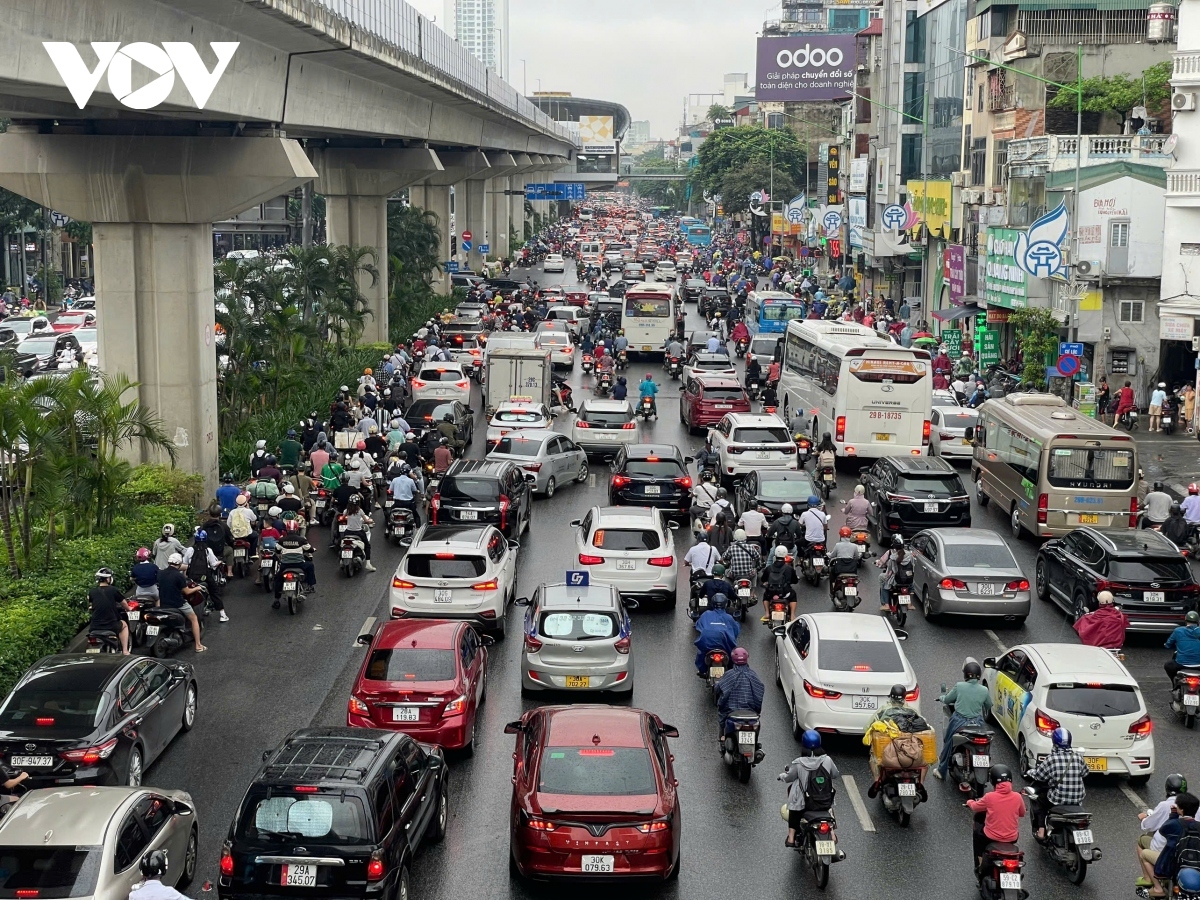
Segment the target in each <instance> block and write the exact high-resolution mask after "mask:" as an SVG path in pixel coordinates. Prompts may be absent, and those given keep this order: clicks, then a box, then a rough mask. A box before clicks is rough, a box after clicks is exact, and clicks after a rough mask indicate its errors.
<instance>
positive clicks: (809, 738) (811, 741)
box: [800, 728, 821, 751]
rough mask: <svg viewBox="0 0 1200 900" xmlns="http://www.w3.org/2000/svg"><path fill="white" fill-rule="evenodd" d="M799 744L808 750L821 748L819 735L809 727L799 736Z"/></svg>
mask: <svg viewBox="0 0 1200 900" xmlns="http://www.w3.org/2000/svg"><path fill="white" fill-rule="evenodd" d="M800 746H801V747H802V748H803V749H805V750H809V751H815V750H820V749H821V735H820V734H819V733H818V732H816V731H813V730H812V729H811V728H810V729H808V730H807V731H805V732H804V734H803V735H802V736H801V737H800Z"/></svg>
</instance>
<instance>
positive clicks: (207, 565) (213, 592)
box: [159, 528, 229, 622]
mask: <svg viewBox="0 0 1200 900" xmlns="http://www.w3.org/2000/svg"><path fill="white" fill-rule="evenodd" d="M220 564H221V561H220V559H218V558H217V555H216V554H215V553H213V551H212V548H211V547H210V546H209V545H208V532H206V531H205V530H204V529H203V528H197V529H196V533H195V534H194V535H193V537H192V544H191V546H190V547H187V548H185V549H184V551H183V565H184V569H185V571H186V572H187V576H188V578H190V579H191V580H192V581H194V582H196V584H206V585H207V586H208V597H209V599H210V600H211V601H212V605H213V606H215V607H216V608H217V609H219V610H220V611H221V615H220V620H221V621H222V622H228V621H229V614H228V613H227V612H225V604H224V603H222V602H221V593H220V592H221V588H220V585H219V584H218V582H217V579H216V577H215V576H214V575H213V573H214V572H215V571H216V570H217V568H218V567H219V566H220ZM159 590H160V591H161V590H162V586H161V584H160V585H159Z"/></svg>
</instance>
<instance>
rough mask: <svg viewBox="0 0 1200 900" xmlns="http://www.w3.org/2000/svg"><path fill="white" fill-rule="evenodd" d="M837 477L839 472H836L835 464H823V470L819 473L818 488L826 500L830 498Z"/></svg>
mask: <svg viewBox="0 0 1200 900" xmlns="http://www.w3.org/2000/svg"><path fill="white" fill-rule="evenodd" d="M836 478H837V474H836V473H835V472H834V470H833V466H821V470H820V471H819V472H818V473H817V489H818V490H820V492H821V494H822V496H824V497H825V499H826V500H828V499H829V493H830V491H832V490H833V487H834V481H835V480H836Z"/></svg>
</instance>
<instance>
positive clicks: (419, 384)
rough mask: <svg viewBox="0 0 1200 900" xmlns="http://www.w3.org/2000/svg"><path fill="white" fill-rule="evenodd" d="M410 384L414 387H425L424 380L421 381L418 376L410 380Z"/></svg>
mask: <svg viewBox="0 0 1200 900" xmlns="http://www.w3.org/2000/svg"><path fill="white" fill-rule="evenodd" d="M412 386H413V387H415V388H423V387H425V382H424V381H422V380H421V379H420V378H414V379H413V380H412Z"/></svg>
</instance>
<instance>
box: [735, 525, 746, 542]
mask: <svg viewBox="0 0 1200 900" xmlns="http://www.w3.org/2000/svg"><path fill="white" fill-rule="evenodd" d="M733 539H734V540H735V541H744V540H745V539H746V529H744V528H739V529H738V530H737V531H735V532H734V533H733Z"/></svg>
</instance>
